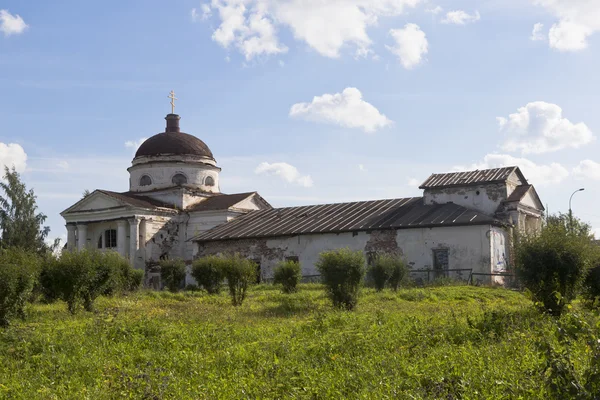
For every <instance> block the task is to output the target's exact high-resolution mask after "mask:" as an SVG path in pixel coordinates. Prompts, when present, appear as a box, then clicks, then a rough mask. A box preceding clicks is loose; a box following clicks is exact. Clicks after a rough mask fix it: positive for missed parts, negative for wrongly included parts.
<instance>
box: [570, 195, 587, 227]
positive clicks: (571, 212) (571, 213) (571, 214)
mask: <svg viewBox="0 0 600 400" xmlns="http://www.w3.org/2000/svg"><path fill="white" fill-rule="evenodd" d="M584 190H585V188H581V189H577V190H576V191H574V192H573V194H572V195H571V197H569V228H570V230H571V231H573V210H572V209H571V200H573V196H575V193H578V192H583V191H584Z"/></svg>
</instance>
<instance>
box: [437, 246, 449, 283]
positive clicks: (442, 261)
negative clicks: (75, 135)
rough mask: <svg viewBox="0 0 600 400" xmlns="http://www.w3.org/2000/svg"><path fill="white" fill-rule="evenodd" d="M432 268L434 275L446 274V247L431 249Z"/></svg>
mask: <svg viewBox="0 0 600 400" xmlns="http://www.w3.org/2000/svg"><path fill="white" fill-rule="evenodd" d="M433 270H434V271H435V272H436V274H435V276H436V277H438V276H446V275H447V270H448V249H434V250H433Z"/></svg>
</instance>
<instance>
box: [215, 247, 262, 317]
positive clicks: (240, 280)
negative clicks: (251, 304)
mask: <svg viewBox="0 0 600 400" xmlns="http://www.w3.org/2000/svg"><path fill="white" fill-rule="evenodd" d="M223 272H224V275H225V278H226V279H227V286H228V287H229V294H230V295H231V302H232V303H233V305H234V306H240V305H242V302H243V301H244V299H245V298H246V291H247V290H248V286H249V285H250V284H251V283H252V282H255V281H256V264H254V263H253V262H252V261H251V260H248V259H245V258H243V257H241V256H240V255H239V254H235V255H233V256H228V257H226V258H225V260H224V262H223Z"/></svg>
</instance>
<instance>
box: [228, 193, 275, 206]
mask: <svg viewBox="0 0 600 400" xmlns="http://www.w3.org/2000/svg"><path fill="white" fill-rule="evenodd" d="M231 208H236V209H240V210H262V209H264V208H270V206H268V207H267V205H266V204H265V202H264V201H261V198H260V196H258V194H256V193H253V194H252V195H251V196H249V197H246V198H245V199H244V200H242V201H240V202H238V203H236V204H234V205H233V206H231Z"/></svg>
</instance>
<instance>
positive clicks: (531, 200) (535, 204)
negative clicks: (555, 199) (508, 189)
mask: <svg viewBox="0 0 600 400" xmlns="http://www.w3.org/2000/svg"><path fill="white" fill-rule="evenodd" d="M520 204H523V205H525V206H527V207H531V208H534V209H536V210H544V206H543V204H542V202H541V201H540V198H539V197H538V195H537V193H536V191H535V189H534V188H533V187H531V188H530V189H529V190H528V191H527V193H525V195H524V196H523V198H521V202H520Z"/></svg>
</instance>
